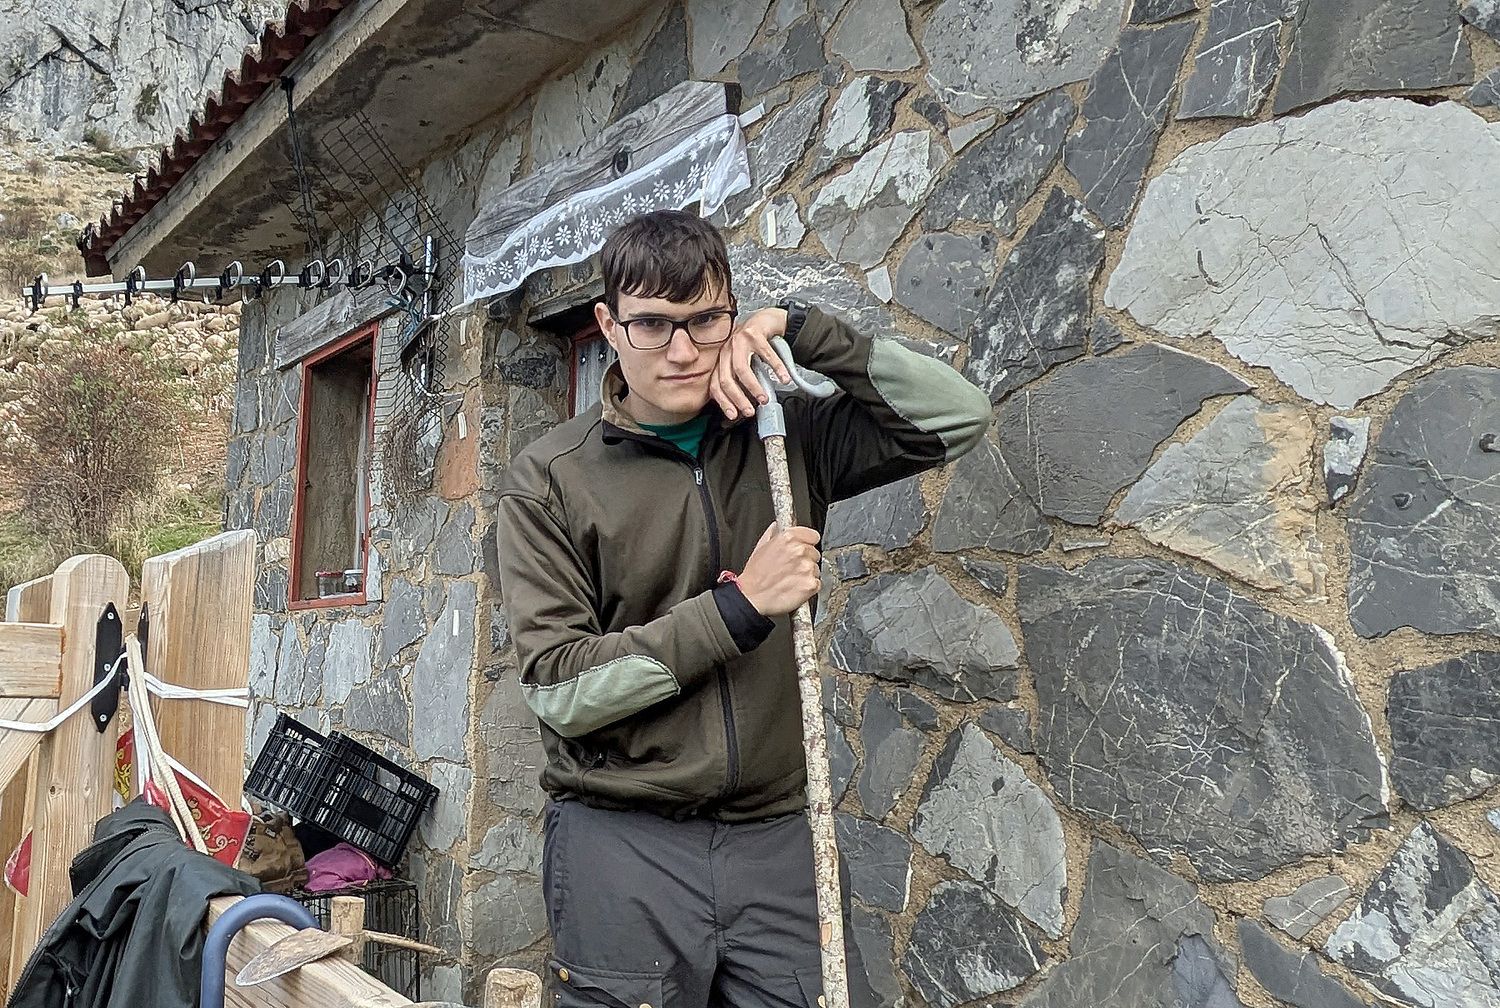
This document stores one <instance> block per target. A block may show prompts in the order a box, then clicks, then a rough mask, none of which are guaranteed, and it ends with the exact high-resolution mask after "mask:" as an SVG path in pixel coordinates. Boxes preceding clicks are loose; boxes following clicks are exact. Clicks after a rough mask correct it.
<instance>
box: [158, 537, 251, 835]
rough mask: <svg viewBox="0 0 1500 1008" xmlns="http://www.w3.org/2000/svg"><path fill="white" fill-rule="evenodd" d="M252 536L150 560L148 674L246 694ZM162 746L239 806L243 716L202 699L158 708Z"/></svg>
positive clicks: (217, 539)
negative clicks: (232, 688)
mask: <svg viewBox="0 0 1500 1008" xmlns="http://www.w3.org/2000/svg"><path fill="white" fill-rule="evenodd" d="M254 590H255V533H254V532H252V531H249V530H248V529H246V530H240V531H235V532H225V533H222V534H221V535H216V536H214V537H213V538H212V539H205V540H204V541H203V542H200V543H197V544H195V545H193V546H188V547H186V548H185V549H180V550H177V551H175V552H173V553H167V554H164V555H162V556H159V557H152V558H151V559H149V560H147V561H146V562H145V564H144V565H142V569H141V599H142V601H143V602H144V603H145V606H146V608H147V615H148V621H149V631H148V638H147V644H146V669H147V671H149V672H150V673H151V674H152V675H154V676H156V677H157V678H159V679H162V680H164V681H166V682H169V683H173V684H175V685H178V686H186V687H189V688H192V689H222V688H226V687H240V688H243V687H244V686H245V685H246V683H247V682H248V681H249V670H250V617H251V614H252V602H253V598H252V596H253V594H254ZM156 710H157V711H158V715H157V724H158V725H159V726H160V728H161V743H162V748H163V749H165V750H166V752H167V755H169V756H171V757H172V758H173V759H175V760H177V761H178V762H179V763H181V764H182V765H183V766H185V767H187V768H188V769H189V770H191V771H193V773H195V774H197V775H198V776H199V777H200V778H202V779H203V780H204V782H206V783H207V784H208V786H209V787H211V788H213V789H214V791H216V792H217V793H218V795H219V797H220V798H222V799H223V800H224V804H225V805H228V806H229V807H230V808H239V805H240V793H241V788H242V787H243V785H244V748H245V711H244V709H243V708H240V707H230V706H227V705H225V704H218V703H209V702H207V701H204V700H164V701H160V702H159V703H158V704H157V707H156Z"/></svg>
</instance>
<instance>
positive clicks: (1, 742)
mask: <svg viewBox="0 0 1500 1008" xmlns="http://www.w3.org/2000/svg"><path fill="white" fill-rule="evenodd" d="M56 713H57V701H56V700H26V699H16V698H12V699H9V700H0V719H4V720H6V721H46V720H47V719H48V718H50V717H52V715H54V714H56ZM41 744H42V736H41V735H38V734H36V733H35V732H17V731H0V788H3V787H6V786H7V785H9V784H10V782H11V781H13V780H14V779H15V778H16V777H17V775H19V774H20V773H21V771H22V770H23V769H24V768H25V767H26V761H27V760H29V759H31V757H32V755H33V754H35V753H36V750H37V747H38V746H40V745H41ZM9 853H10V852H9V851H6V852H5V854H0V860H4V858H5V855H6V854H9Z"/></svg>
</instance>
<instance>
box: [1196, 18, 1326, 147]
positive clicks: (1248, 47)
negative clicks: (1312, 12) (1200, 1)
mask: <svg viewBox="0 0 1500 1008" xmlns="http://www.w3.org/2000/svg"><path fill="white" fill-rule="evenodd" d="M1301 7H1302V4H1301V3H1300V0H1212V3H1211V4H1210V5H1209V8H1208V30H1207V31H1206V32H1205V33H1204V35H1203V41H1202V42H1200V43H1198V51H1197V52H1196V53H1195V54H1194V55H1193V72H1192V74H1191V75H1190V76H1189V77H1188V79H1187V81H1186V83H1184V84H1183V86H1182V101H1181V102H1180V103H1179V104H1178V106H1177V118H1178V119H1206V118H1210V117H1224V118H1232V119H1251V118H1254V117H1255V114H1256V113H1257V112H1259V111H1260V106H1261V104H1262V103H1263V102H1264V101H1265V100H1266V95H1267V94H1269V93H1270V91H1271V82H1272V81H1274V80H1275V79H1276V72H1277V71H1278V70H1280V69H1281V50H1280V48H1279V47H1278V43H1279V42H1280V40H1281V26H1282V22H1284V21H1285V20H1286V19H1287V18H1290V17H1292V16H1294V15H1295V14H1296V13H1297V12H1298V11H1299V10H1300V9H1301Z"/></svg>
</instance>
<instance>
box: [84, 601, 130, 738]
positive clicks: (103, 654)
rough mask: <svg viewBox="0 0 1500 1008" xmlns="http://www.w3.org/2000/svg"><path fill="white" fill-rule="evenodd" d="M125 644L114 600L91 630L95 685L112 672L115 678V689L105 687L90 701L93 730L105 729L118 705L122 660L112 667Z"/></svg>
mask: <svg viewBox="0 0 1500 1008" xmlns="http://www.w3.org/2000/svg"><path fill="white" fill-rule="evenodd" d="M124 646H125V627H124V624H123V621H122V620H121V619H120V612H119V610H117V609H116V608H115V604H114V603H113V602H111V603H109V604H108V605H106V606H105V607H104V614H103V615H102V616H100V617H99V622H98V624H97V625H96V627H95V630H94V685H95V686H97V685H99V683H101V682H103V681H104V680H105V679H107V678H109V677H110V675H111V670H112V669H113V670H114V673H113V674H114V675H115V676H116V678H117V683H116V686H115V688H114V689H106V690H104V691H103V692H102V693H100V694H99V695H98V696H96V697H94V699H93V702H92V703H91V704H90V705H89V711H90V714H91V716H92V720H93V722H94V730H95V731H98V732H102V731H104V729H105V728H107V727H109V721H110V718H112V717H114V716H115V711H117V710H119V709H120V690H119V685H118V679H119V677H120V676H121V675H122V674H123V672H124V670H125V663H124V662H123V661H122V662H120V664H119V667H118V668H116V667H115V662H116V660H117V659H118V658H119V657H120V652H121V650H123V649H124Z"/></svg>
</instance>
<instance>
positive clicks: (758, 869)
mask: <svg viewBox="0 0 1500 1008" xmlns="http://www.w3.org/2000/svg"><path fill="white" fill-rule="evenodd" d="M542 874H543V892H544V895H545V899H546V903H547V919H548V923H549V924H550V925H551V929H552V938H553V948H554V958H553V960H552V961H551V962H550V963H549V966H550V970H549V977H548V979H549V982H550V986H551V991H552V1003H553V1005H554V1006H556V1008H600V1006H602V1008H709V1006H713V1008H720V1006H723V1008H822V1006H821V1005H820V1004H819V1001H820V999H821V995H822V989H823V984H822V966H821V961H820V959H819V952H818V914H817V903H816V898H815V896H814V893H813V868H812V834H811V832H810V831H809V829H808V825H807V817H806V816H805V815H804V814H802V813H796V814H794V815H788V816H781V817H778V818H776V819H769V820H765V821H763V822H750V823H720V822H713V821H711V820H706V819H689V820H686V821H682V822H676V821H673V820H670V819H664V818H661V817H660V816H657V815H654V814H652V813H649V812H611V811H604V810H600V809H593V808H589V807H587V806H585V805H583V804H582V803H581V802H577V801H563V802H549V803H548V805H547V812H546V841H545V846H544V854H543V861H542ZM843 888H844V891H845V892H846V893H847V892H848V884H847V882H846V883H845V885H844V887H843ZM845 903H846V906H845V920H846V924H845V933H846V935H847V934H848V924H847V919H848V907H847V898H846V900H845ZM845 944H846V946H848V959H849V964H848V965H849V981H850V998H851V1001H852V1002H853V1004H854V1005H855V1006H860V1005H862V1004H863V1005H868V1004H870V1003H871V1002H872V996H870V997H864V996H861V995H862V994H863V993H864V992H866V991H867V990H868V987H867V985H866V983H865V977H864V970H863V968H862V964H861V963H859V961H858V956H857V955H856V954H855V950H854V947H853V942H852V941H849V940H848V939H847V938H846V940H845Z"/></svg>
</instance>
